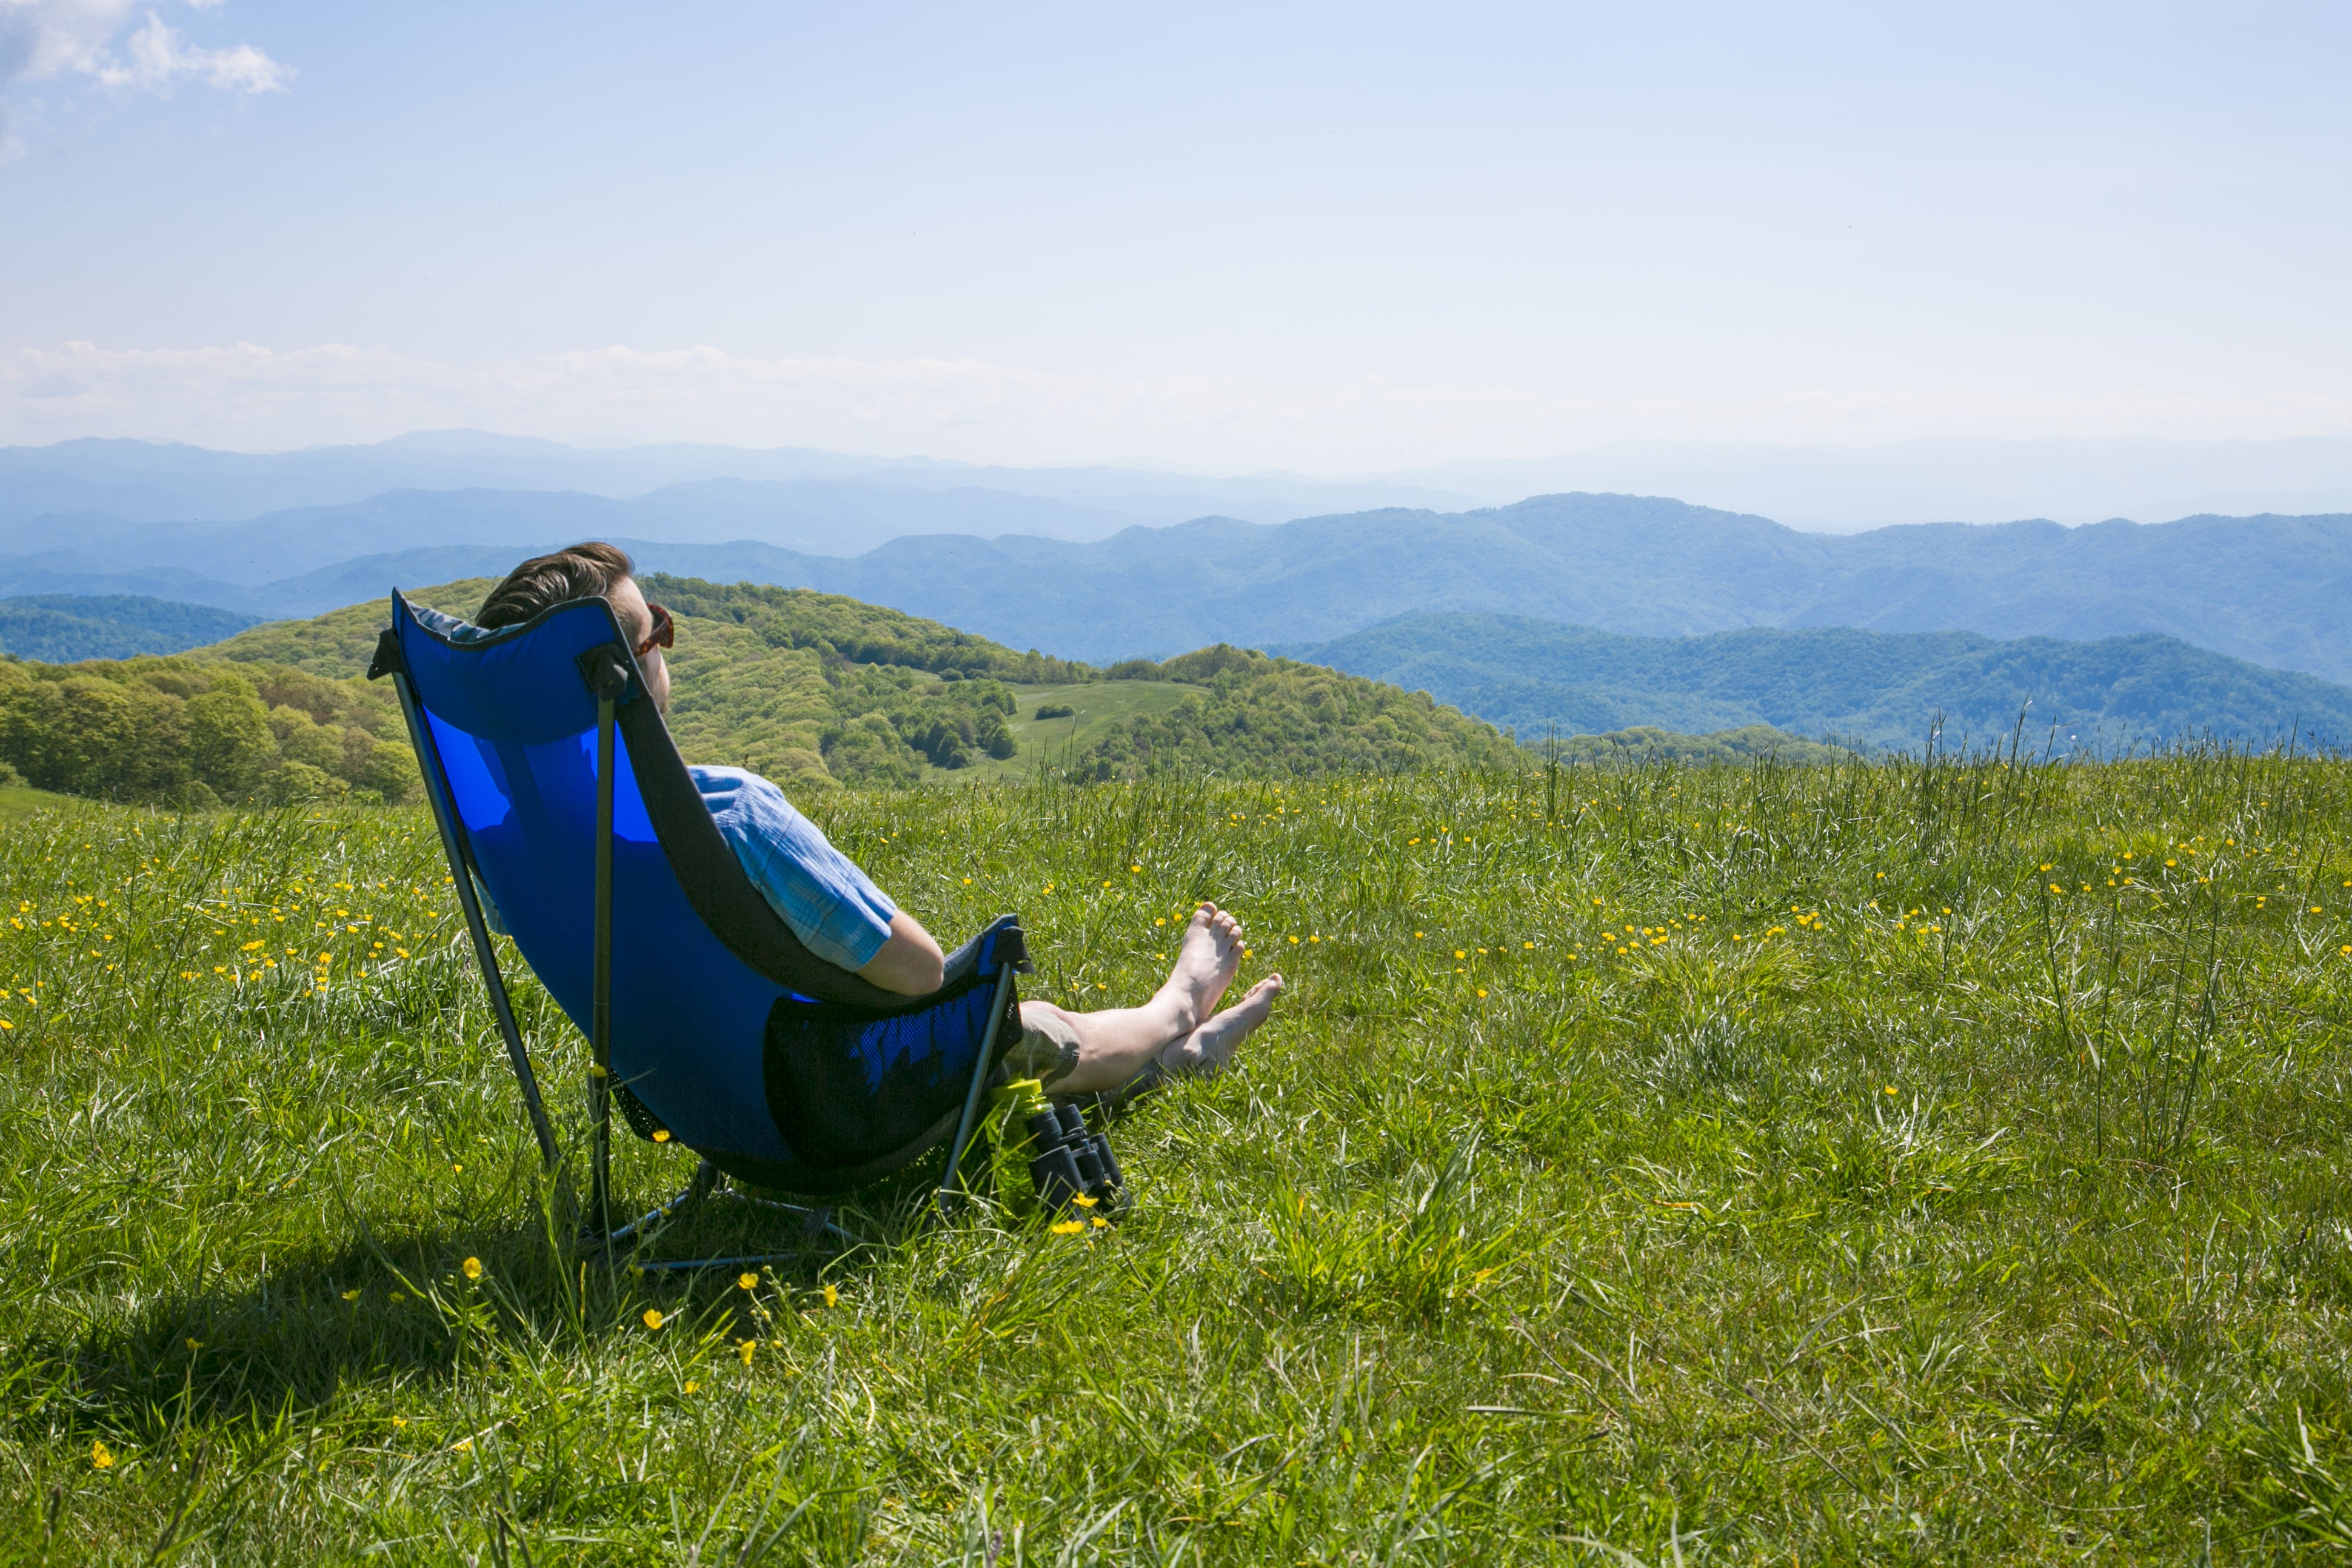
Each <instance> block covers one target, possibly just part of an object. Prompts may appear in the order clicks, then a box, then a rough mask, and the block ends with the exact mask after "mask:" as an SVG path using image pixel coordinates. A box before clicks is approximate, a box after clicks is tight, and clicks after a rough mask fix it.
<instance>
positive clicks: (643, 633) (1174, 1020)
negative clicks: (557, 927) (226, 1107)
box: [474, 544, 1282, 1094]
mask: <svg viewBox="0 0 2352 1568" xmlns="http://www.w3.org/2000/svg"><path fill="white" fill-rule="evenodd" d="M634 571H635V565H634V564H633V563H632V562H631V561H630V559H629V558H628V556H627V554H626V553H625V552H624V551H622V550H620V549H615V548H614V547H613V546H611V545H608V544H582V545H573V546H572V547H571V548H570V549H562V550H558V551H557V552H556V553H554V554H553V555H543V556H537V557H534V558H533V559H530V560H527V561H525V562H523V563H522V564H521V565H520V566H519V567H517V568H515V569H514V570H513V571H511V572H509V573H508V574H507V578H506V580H505V581H503V582H501V583H499V585H498V587H497V588H496V589H494V590H492V591H491V593H490V596H489V598H488V599H487V600H485V601H483V602H482V608H481V611H480V612H479V613H478V614H477V615H476V616H475V617H474V621H475V623H476V624H477V625H480V626H509V625H514V624H517V623H519V622H524V621H528V620H530V618H531V617H532V616H534V615H537V614H538V613H539V612H541V611H543V610H546V609H548V608H550V607H551V606H553V605H557V604H561V603H563V602H564V601H567V600H573V599H594V598H602V599H604V600H605V601H609V602H610V603H611V605H612V606H613V612H614V617H615V618H616V619H617V620H618V621H619V622H620V623H621V631H622V633H623V634H624V635H625V636H626V637H627V638H628V639H629V643H630V646H631V648H632V650H633V651H634V652H635V654H636V657H637V667H638V668H639V669H640V670H642V671H643V672H644V673H645V678H646V693H647V695H650V696H651V697H652V698H653V701H654V706H655V707H656V708H658V709H660V710H661V711H663V712H665V713H667V711H668V710H669V664H668V663H667V660H665V659H664V658H663V656H662V650H664V649H665V648H667V647H668V646H670V644H671V643H672V642H673V641H674V640H675V637H676V629H675V627H674V625H673V624H672V622H671V620H670V616H669V612H667V611H666V610H664V609H663V608H662V607H661V606H660V605H658V604H648V603H646V597H645V595H644V593H642V592H641V591H639V590H638V588H637V585H636V582H635V580H634V579H633V577H632V576H631V574H632V572H634ZM688 772H690V773H691V774H692V775H693V776H694V781H695V783H696V785H697V786H698V787H699V789H701V791H702V800H703V803H704V804H705V805H707V806H709V808H710V814H711V817H712V819H713V820H714V821H717V823H718V824H719V833H720V834H721V835H722V836H723V837H724V838H725V839H726V840H727V842H728V844H729V845H730V847H732V848H733V850H734V851H735V856H736V858H737V859H738V860H740V861H741V862H743V869H744V871H745V872H746V873H749V874H750V876H751V881H752V883H753V884H754V885H755V886H757V887H758V888H759V890H760V893H761V896H762V897H764V898H765V899H766V900H767V901H768V903H769V904H771V905H772V906H773V908H774V909H775V911H776V913H777V914H778V915H781V916H782V918H783V921H784V923H785V924H786V925H789V926H791V927H792V929H793V935H794V936H798V937H799V938H800V939H801V941H802V942H803V944H804V945H805V946H807V947H808V949H809V951H810V952H812V953H814V954H815V955H816V956H818V957H820V958H823V959H824V960H825V961H826V962H827V963H830V964H835V965H837V966H839V967H842V968H845V969H850V970H854V971H856V973H857V974H859V975H861V976H863V977H866V979H867V980H870V981H872V982H873V983H874V984H875V985H877V986H879V987H881V988H883V989H884V990H887V991H896V992H898V993H899V994H901V995H903V996H909V997H920V996H928V995H929V994H930V993H931V992H932V991H935V990H937V989H939V988H940V965H941V955H940V945H939V944H938V943H937V942H936V941H934V940H932V938H931V934H930V933H929V932H928V931H926V930H924V929H923V927H922V925H920V924H919V923H918V922H917V921H916V919H915V917H914V916H913V915H908V913H907V912H906V911H905V910H903V909H901V908H899V907H898V905H897V904H894V903H892V902H891V900H890V898H889V896H888V895H887V894H885V893H883V892H882V890H881V889H880V888H877V887H876V886H875V885H874V883H873V882H872V880H871V879H869V878H868V877H867V876H866V873H864V872H863V871H860V870H859V869H858V868H857V866H856V864H855V863H853V862H851V861H850V859H849V857H848V856H846V855H845V854H843V853H842V852H840V851H839V850H836V849H835V848H834V847H833V845H832V844H831V843H830V842H828V841H826V839H825V836H824V834H823V833H822V832H819V831H817V829H816V827H815V825H814V823H812V822H811V821H809V820H808V819H807V818H805V817H803V816H802V815H801V814H800V812H799V811H797V810H794V809H793V804H792V802H791V801H790V800H786V799H785V798H784V792H783V791H782V789H778V788H776V786H775V785H773V784H772V783H770V782H769V781H768V780H767V779H762V778H761V777H760V776H759V775H758V774H756V773H750V772H747V771H745V770H744V769H742V768H688ZM1241 956H1242V928H1241V923H1240V922H1239V921H1237V920H1235V919H1234V917H1233V916H1232V915H1228V914H1226V913H1225V912H1224V911H1223V910H1221V909H1219V908H1217V907H1216V905H1214V904H1202V906H1201V907H1200V908H1199V909H1198V910H1197V911H1195V912H1194V913H1193V915H1192V922H1191V924H1190V925H1188V926H1186V928H1185V931H1184V937H1183V942H1182V946H1181V950H1180V951H1179V952H1178V953H1177V955H1176V966H1175V967H1174V968H1173V969H1171V970H1170V971H1169V975H1168V978H1167V980H1166V982H1165V983H1163V984H1162V985H1161V986H1160V989H1159V990H1158V991H1157V992H1156V993H1155V994H1154V995H1153V996H1152V998H1151V999H1150V1001H1148V1002H1146V1003H1144V1004H1143V1005H1142V1006H1141V1007H1139V1008H1111V1009H1105V1010H1104V1011H1101V1012H1092V1013H1076V1012H1071V1011H1070V1010H1068V1009H1066V1008H1057V1007H1055V1005H1054V1004H1053V1003H1051V1002H1042V1001H1024V1002H1023V1003H1022V1004H1021V1031H1022V1032H1021V1040H1020V1043H1019V1044H1018V1045H1016V1046H1015V1047H1013V1050H1012V1051H1011V1052H1010V1053H1008V1055H1007V1057H1006V1067H1007V1069H1008V1070H1009V1071H1010V1073H1011V1075H1012V1076H1013V1077H1015V1078H1035V1079H1039V1080H1041V1081H1043V1082H1044V1084H1045V1091H1046V1092H1047V1093H1050V1094H1088V1093H1115V1094H1137V1093H1140V1092H1143V1091H1144V1090H1146V1089H1149V1088H1150V1087H1151V1086H1152V1085H1153V1084H1155V1083H1157V1082H1160V1080H1161V1079H1163V1078H1166V1077H1172V1076H1178V1075H1181V1074H1186V1073H1207V1072H1215V1071H1219V1070H1220V1069H1222V1068H1223V1066H1224V1065H1225V1063H1226V1062H1227V1061H1231V1060H1232V1058H1233V1053H1234V1047H1235V1046H1237V1045H1239V1044H1240V1043H1241V1042H1242V1040H1243V1038H1244V1036H1246V1035H1247V1034H1248V1033H1249V1032H1250V1030H1254V1029H1255V1028H1256V1027H1257V1026H1258V1025H1259V1024H1261V1023H1263V1022H1265V1016H1266V1014H1267V1013H1268V1012H1269V1011H1270V1010H1271V1009H1273V1007H1274V999H1275V998H1276V997H1277V996H1279V995H1281V994H1282V977H1281V976H1280V975H1268V976H1267V977H1265V979H1263V980H1260V981H1259V982H1258V983H1257V984H1256V985H1255V986H1254V987H1252V988H1250V991H1249V994H1248V995H1246V996H1244V998H1242V999H1241V1000H1240V1001H1239V1002H1237V1003H1235V1004H1234V1006H1232V1007H1229V1008H1226V1009H1223V1010H1222V1011H1220V1010H1218V1007H1217V1004H1218V1002H1219V1001H1220V1000H1222V999H1223V997H1224V994H1225V988H1226V987H1228V986H1229V985H1231V984H1232V983H1233V978H1234V972H1235V970H1237V969H1238V968H1239V967H1240V965H1241Z"/></svg>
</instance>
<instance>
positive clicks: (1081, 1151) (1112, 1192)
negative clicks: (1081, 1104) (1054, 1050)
mask: <svg viewBox="0 0 2352 1568" xmlns="http://www.w3.org/2000/svg"><path fill="white" fill-rule="evenodd" d="M1024 1126H1026V1127H1027V1128H1028V1130H1029V1139H1030V1145H1029V1146H1030V1147H1031V1148H1032V1149H1034V1150H1035V1151H1036V1152H1035V1153H1034V1155H1031V1156H1030V1160H1029V1179H1030V1180H1031V1181H1033V1182H1034V1183H1036V1185H1037V1201H1038V1202H1039V1203H1041V1204H1043V1205H1044V1206H1045V1208H1046V1210H1047V1211H1048V1212H1050V1213H1054V1214H1063V1213H1066V1212H1067V1211H1068V1210H1069V1209H1070V1208H1072V1207H1076V1199H1078V1198H1080V1197H1090V1198H1092V1199H1094V1200H1095V1202H1096V1203H1097V1204H1100V1205H1102V1206H1103V1207H1110V1206H1111V1204H1112V1200H1113V1199H1115V1198H1116V1197H1118V1191H1119V1188H1120V1186H1122V1185H1124V1182H1125V1179H1126V1178H1125V1177H1123V1176H1120V1175H1119V1169H1118V1159H1117V1158H1116V1157H1115V1156H1114V1155H1112V1154H1111V1152H1110V1140H1109V1139H1108V1138H1106V1137H1104V1136H1103V1135H1102V1134H1100V1133H1095V1132H1089V1131H1088V1130H1087V1118H1086V1114H1085V1113H1083V1112H1081V1111H1080V1110H1079V1109H1078V1108H1077V1107H1076V1105H1071V1104H1063V1105H1058V1106H1052V1107H1049V1108H1047V1109H1045V1110H1043V1111H1038V1112H1034V1113H1032V1114H1031V1115H1030V1116H1029V1117H1028V1119H1027V1120H1026V1121H1025V1122H1024Z"/></svg>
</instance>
